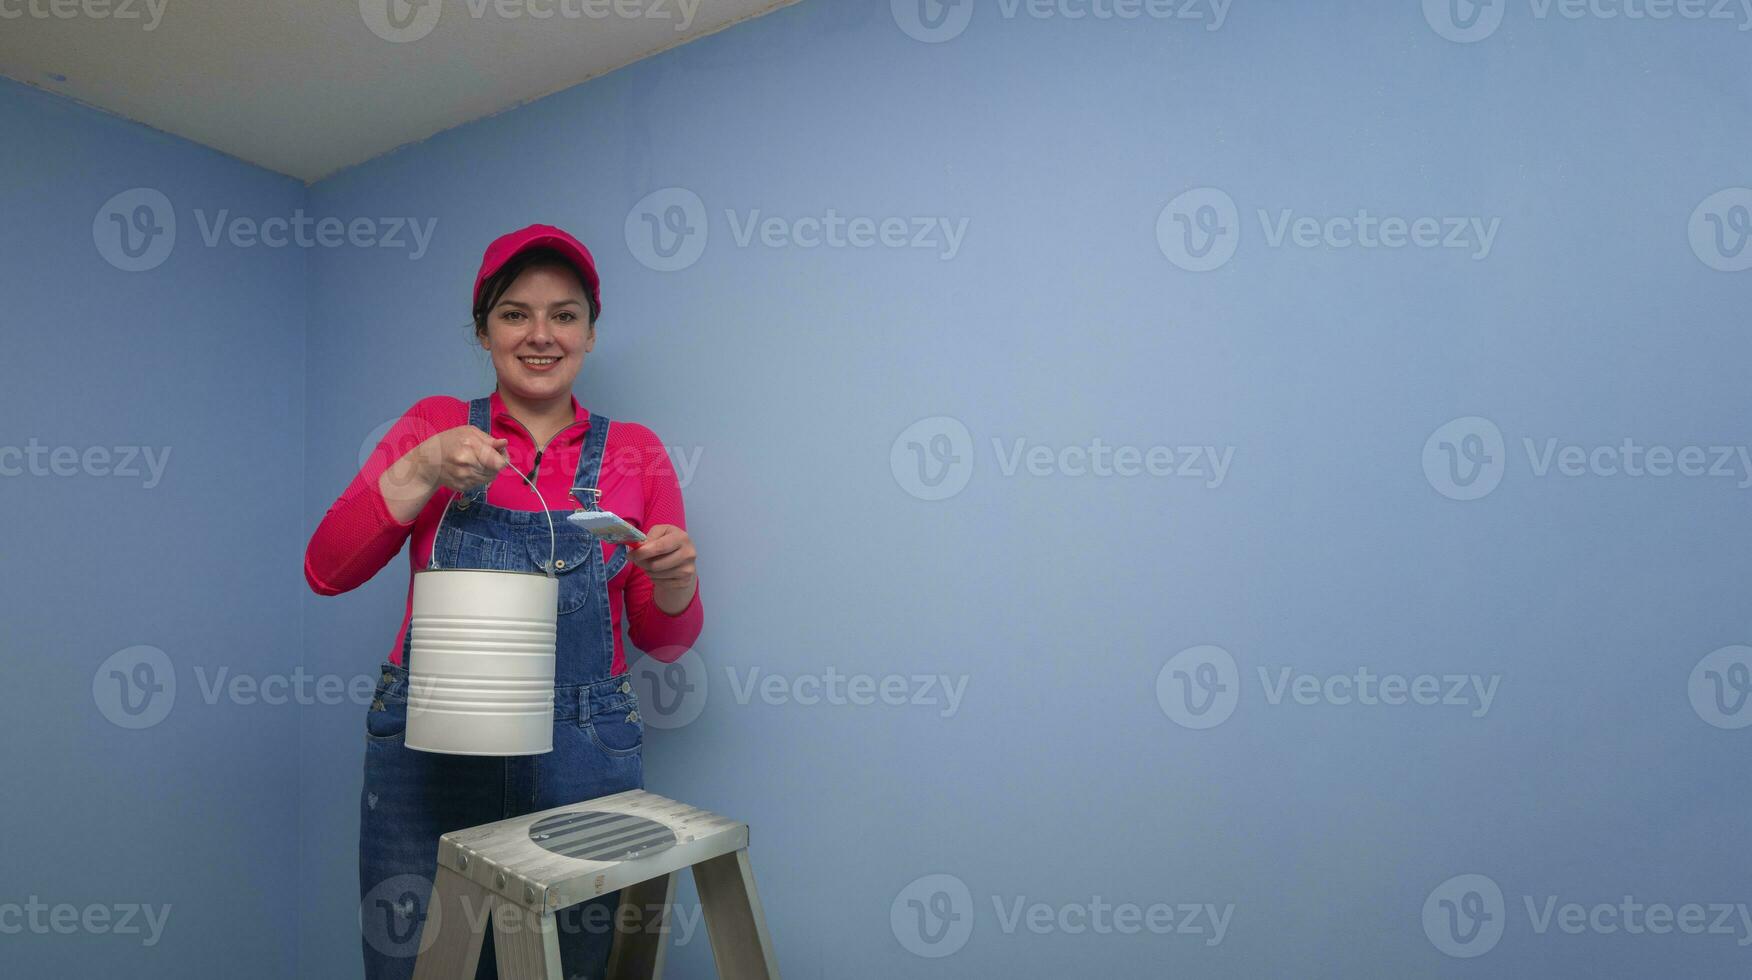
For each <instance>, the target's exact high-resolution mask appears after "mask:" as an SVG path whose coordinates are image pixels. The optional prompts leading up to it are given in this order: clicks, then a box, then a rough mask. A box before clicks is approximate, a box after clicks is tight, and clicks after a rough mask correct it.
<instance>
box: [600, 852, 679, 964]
mask: <svg viewBox="0 0 1752 980" xmlns="http://www.w3.org/2000/svg"><path fill="white" fill-rule="evenodd" d="M620 895H621V897H620V908H619V909H618V910H616V912H615V915H614V949H613V950H612V951H611V952H610V953H609V954H608V975H609V976H610V977H613V978H614V980H660V978H661V977H662V976H663V955H664V954H665V953H666V952H668V951H669V907H670V905H671V904H673V903H674V901H675V875H673V874H666V875H658V876H657V877H655V878H648V879H646V880H644V881H641V882H639V883H638V884H636V885H627V886H624V887H622V888H621V893H620Z"/></svg>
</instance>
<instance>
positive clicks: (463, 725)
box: [405, 474, 560, 756]
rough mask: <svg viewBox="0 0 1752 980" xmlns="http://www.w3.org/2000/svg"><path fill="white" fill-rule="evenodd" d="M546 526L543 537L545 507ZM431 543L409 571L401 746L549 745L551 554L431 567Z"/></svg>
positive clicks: (555, 612)
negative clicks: (524, 564)
mask: <svg viewBox="0 0 1752 980" xmlns="http://www.w3.org/2000/svg"><path fill="white" fill-rule="evenodd" d="M519 475H521V474H519ZM524 479H525V480H526V481H527V480H528V477H524ZM533 486H534V484H533V483H532V484H531V487H533ZM537 496H538V497H539V496H540V492H539V491H537ZM546 506H547V504H546V502H545V501H543V503H542V507H543V508H544V509H545V508H546ZM445 513H446V514H448V513H449V508H448V507H447V508H446V509H445ZM443 529H444V521H443V519H442V518H440V519H439V522H438V530H439V531H440V532H442V531H443ZM548 534H549V538H550V542H551V541H552V537H553V515H552V514H551V513H550V514H549V515H548ZM432 552H433V553H432V567H430V568H426V569H422V570H420V571H418V572H415V573H414V596H413V616H412V619H411V620H410V622H409V626H408V629H409V630H410V634H409V639H408V646H409V650H408V655H409V661H408V725H407V737H406V740H405V741H406V744H407V747H408V748H410V749H418V750H419V751H421V752H441V753H445V754H448V755H490V756H508V755H538V754H541V753H543V752H552V751H553V748H554V642H555V638H556V635H557V621H558V616H559V607H560V584H559V581H558V580H557V579H555V578H554V576H553V572H552V569H553V556H552V555H551V554H550V555H549V558H548V571H547V572H546V573H545V574H544V573H541V572H521V571H496V570H485V569H467V568H438V567H437V557H438V554H437V552H438V536H437V535H436V534H435V535H434V536H433V539H432Z"/></svg>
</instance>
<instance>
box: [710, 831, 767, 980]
mask: <svg viewBox="0 0 1752 980" xmlns="http://www.w3.org/2000/svg"><path fill="white" fill-rule="evenodd" d="M693 874H694V885H695V887H696V888H697V889H698V891H699V893H700V906H701V907H702V908H703V910H704V911H705V913H706V933H707V935H709V936H710V937H711V939H712V958H713V959H714V960H715V961H717V964H718V976H719V977H722V978H723V980H778V976H779V965H778V961H777V960H776V959H775V958H774V957H773V940H772V937H771V936H769V935H768V934H767V925H766V915H765V913H763V912H762V911H761V908H760V896H759V895H758V894H756V893H755V890H754V869H753V868H751V867H750V866H749V863H748V848H746V847H742V848H738V849H736V850H734V851H732V852H730V853H729V854H720V855H719V856H717V857H715V858H710V859H708V860H705V861H701V862H700V863H699V864H696V865H694V866H693Z"/></svg>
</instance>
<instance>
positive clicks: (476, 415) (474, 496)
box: [433, 395, 493, 546]
mask: <svg viewBox="0 0 1752 980" xmlns="http://www.w3.org/2000/svg"><path fill="white" fill-rule="evenodd" d="M468 424H469V425H472V426H474V427H475V428H477V429H479V430H481V431H482V432H485V433H486V434H487V435H488V436H491V435H492V434H493V398H492V396H491V395H488V396H486V397H485V398H476V399H475V400H474V401H471V402H469V403H468ZM487 486H488V485H487V484H482V485H480V486H478V487H475V488H474V489H473V490H470V491H469V492H468V494H467V496H468V498H469V499H470V500H473V501H474V502H475V503H477V504H478V503H480V502H481V501H482V500H485V499H486V496H487ZM433 544H434V546H435V545H436V544H437V542H436V541H434V542H433Z"/></svg>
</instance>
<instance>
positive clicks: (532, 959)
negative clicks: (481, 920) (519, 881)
mask: <svg viewBox="0 0 1752 980" xmlns="http://www.w3.org/2000/svg"><path fill="white" fill-rule="evenodd" d="M493 953H494V957H495V959H496V960H497V961H498V966H499V980H560V933H559V930H558V929H557V928H555V925H554V916H553V913H551V912H531V911H530V910H528V909H526V908H524V907H522V906H520V905H513V904H511V903H510V902H506V901H502V900H495V901H494V902H493Z"/></svg>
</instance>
